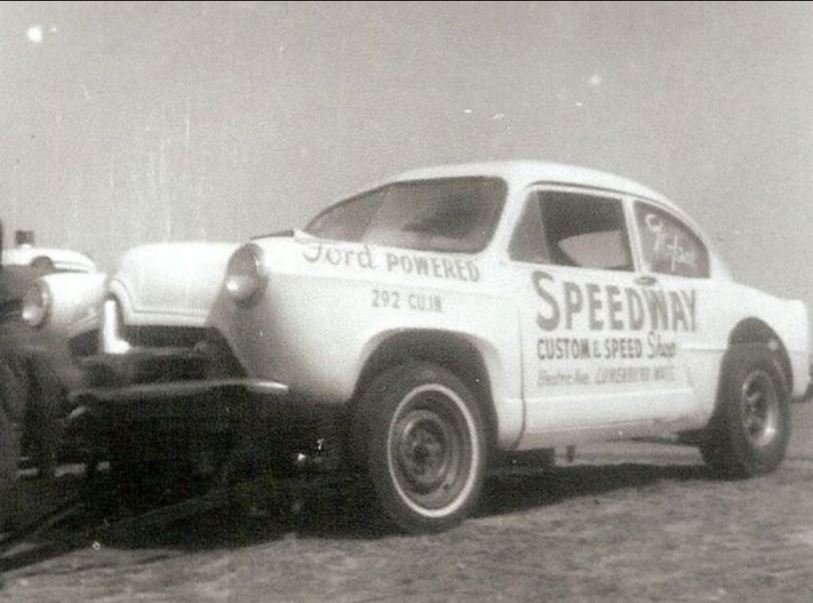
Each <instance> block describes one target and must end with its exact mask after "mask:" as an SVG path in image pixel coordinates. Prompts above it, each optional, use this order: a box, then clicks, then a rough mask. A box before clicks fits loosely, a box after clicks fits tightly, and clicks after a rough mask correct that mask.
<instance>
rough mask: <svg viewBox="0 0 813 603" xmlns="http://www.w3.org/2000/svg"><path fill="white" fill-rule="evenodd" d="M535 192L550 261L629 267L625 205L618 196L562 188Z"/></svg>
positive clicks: (598, 266)
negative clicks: (598, 194)
mask: <svg viewBox="0 0 813 603" xmlns="http://www.w3.org/2000/svg"><path fill="white" fill-rule="evenodd" d="M537 194H538V196H539V200H540V206H541V210H542V223H543V225H544V228H543V230H544V236H545V240H546V241H547V245H548V249H549V250H550V259H551V263H553V264H559V265H563V266H579V267H582V268H597V269H601V270H622V271H632V269H633V265H632V256H631V254H630V246H629V237H628V236H627V228H626V223H625V220H624V207H623V205H622V203H621V201H620V200H619V199H613V198H608V197H600V196H597V195H591V194H588V193H571V192H562V191H541V192H539V193H537Z"/></svg>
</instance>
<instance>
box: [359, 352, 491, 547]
mask: <svg viewBox="0 0 813 603" xmlns="http://www.w3.org/2000/svg"><path fill="white" fill-rule="evenodd" d="M353 450H354V453H355V455H356V462H357V464H358V465H359V466H360V468H361V470H362V471H363V473H364V475H365V477H366V478H367V481H368V482H369V485H370V486H372V491H373V498H374V503H375V504H376V506H377V508H378V510H379V511H380V512H381V513H382V515H383V516H384V518H386V519H388V520H389V521H390V522H392V523H394V524H395V525H396V526H397V527H398V528H400V529H401V530H403V531H405V532H409V533H428V532H439V531H442V530H445V529H448V528H450V527H452V526H454V525H457V524H458V523H460V522H461V521H462V520H463V519H464V518H465V517H466V516H467V515H468V514H469V513H470V512H471V510H472V509H473V507H474V506H475V505H476V503H477V500H478V499H479V496H480V491H481V490H482V485H483V480H484V476H485V468H486V450H487V446H486V436H485V428H484V426H483V420H482V414H481V411H480V407H479V405H478V403H477V400H476V398H475V397H474V396H473V395H472V393H471V391H470V390H469V388H468V387H467V386H466V385H465V383H464V382H463V381H462V380H461V379H459V378H458V377H457V376H456V375H454V374H452V373H451V372H449V371H448V370H446V369H444V368H442V367H440V366H437V365H434V364H430V363H418V362H415V363H410V364H407V365H404V366H401V367H396V368H393V369H390V370H388V371H385V372H384V373H383V374H381V375H380V376H379V377H378V378H377V379H375V380H374V381H373V382H372V384H371V385H370V387H368V388H367V390H366V391H365V392H364V394H363V395H362V397H361V399H360V401H359V406H358V408H357V411H356V415H355V418H354V422H353Z"/></svg>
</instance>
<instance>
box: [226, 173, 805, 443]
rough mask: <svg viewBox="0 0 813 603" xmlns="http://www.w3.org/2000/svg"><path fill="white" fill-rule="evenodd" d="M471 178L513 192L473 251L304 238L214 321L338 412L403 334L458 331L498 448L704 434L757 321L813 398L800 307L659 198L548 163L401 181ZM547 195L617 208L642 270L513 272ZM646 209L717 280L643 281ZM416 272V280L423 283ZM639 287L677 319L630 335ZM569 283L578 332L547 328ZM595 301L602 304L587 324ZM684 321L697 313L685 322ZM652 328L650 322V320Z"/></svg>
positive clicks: (238, 350)
mask: <svg viewBox="0 0 813 603" xmlns="http://www.w3.org/2000/svg"><path fill="white" fill-rule="evenodd" d="M468 176H476V177H482V176H486V177H494V178H500V179H503V180H504V181H505V182H506V183H507V187H508V193H507V198H506V203H505V207H504V211H503V213H502V217H501V219H500V221H499V223H498V225H497V228H496V230H495V232H494V234H493V237H492V238H491V241H490V243H489V245H488V246H487V248H486V249H484V250H483V251H482V252H479V253H476V254H459V253H437V252H422V251H415V250H409V249H401V248H396V247H381V246H376V245H370V244H358V243H347V242H340V241H325V240H318V239H315V238H313V237H311V236H309V235H307V234H305V233H298V234H297V235H296V236H294V237H290V238H277V237H274V238H268V239H264V238H259V239H257V240H255V241H254V242H253V243H252V244H253V245H256V246H257V247H259V248H260V249H261V250H262V254H263V256H264V258H265V265H266V266H267V271H268V285H267V287H266V289H265V291H264V293H263V295H262V297H261V299H259V300H258V301H257V302H256V303H255V304H253V305H251V306H250V307H247V308H246V307H241V306H240V305H238V304H235V303H234V302H233V301H232V300H230V299H229V298H228V296H227V295H226V294H225V292H224V293H223V294H222V295H221V298H220V300H219V303H218V304H217V306H216V308H215V310H214V312H213V316H212V321H211V323H212V325H213V327H214V328H215V329H216V330H217V331H218V332H220V333H222V334H223V336H224V337H225V339H226V341H227V342H228V343H229V344H230V347H231V349H232V350H233V351H234V354H235V355H236V357H237V359H238V361H239V363H240V365H241V366H242V367H244V369H245V371H246V373H247V376H248V378H249V379H254V380H257V381H268V382H279V383H282V384H284V385H285V386H287V387H288V388H289V389H290V390H291V391H293V392H296V393H298V394H300V395H302V396H305V397H308V398H314V399H317V400H320V401H322V402H324V403H326V404H338V405H342V404H345V403H346V402H347V401H348V400H350V399H351V398H352V397H353V395H354V392H355V391H356V387H357V384H358V383H359V380H360V377H361V375H362V372H363V371H364V368H365V366H366V365H367V363H368V361H369V360H370V358H371V357H372V356H373V355H374V354H375V352H376V350H378V349H379V348H380V346H382V344H384V343H385V342H386V341H387V340H388V338H391V337H394V336H399V335H403V334H404V333H405V332H416V333H420V332H428V333H434V334H448V335H451V336H454V337H456V338H459V339H460V340H461V341H464V342H465V343H466V344H468V345H470V346H471V347H472V348H474V349H475V350H476V351H477V354H478V355H479V357H480V358H481V360H482V362H483V364H484V365H485V367H486V369H487V377H488V380H489V384H490V391H491V398H492V404H493V413H494V417H495V419H496V430H497V441H498V444H499V446H500V447H501V448H505V449H527V448H535V447H540V446H556V445H562V444H574V443H577V442H580V441H584V440H592V439H596V438H604V437H609V438H620V437H632V436H642V435H647V434H662V433H664V432H670V431H680V430H685V429H693V428H700V427H702V426H704V425H705V424H706V423H707V422H708V420H709V418H710V417H711V415H712V412H713V410H714V404H715V399H716V393H717V388H718V384H719V377H720V370H721V366H722V361H723V356H724V354H725V353H726V351H727V350H728V348H729V346H730V342H731V340H732V336H733V335H734V334H735V332H736V330H737V328H738V326H739V327H740V328H743V326H745V329H746V330H748V329H749V327H748V326H747V325H753V328H751V330H753V329H754V328H755V329H757V330H758V329H759V328H761V327H763V326H764V327H765V328H766V329H767V330H766V331H765V332H766V333H768V332H769V333H771V334H772V336H771V337H772V338H773V339H774V343H772V344H771V345H777V346H780V347H781V350H782V352H783V354H784V358H785V359H786V371H787V373H788V374H787V377H788V378H789V379H791V380H792V384H793V385H792V391H793V394H794V396H802V395H803V393H804V392H805V389H806V388H807V384H808V357H809V349H808V324H807V312H806V309H805V307H804V305H803V304H802V302H800V301H785V300H781V299H778V298H776V297H772V296H770V295H767V294H765V293H761V292H759V291H757V290H755V289H752V288H749V287H746V286H743V285H740V284H737V283H736V282H734V281H733V280H732V279H731V276H730V273H729V271H728V269H727V268H726V267H725V264H724V263H723V261H722V260H721V259H720V258H719V256H718V255H717V254H716V252H715V251H714V248H713V245H712V244H711V241H710V240H709V239H708V238H707V237H705V236H704V235H702V233H701V231H700V230H699V229H698V228H697V227H696V226H695V225H694V222H693V221H692V220H691V219H690V218H689V217H687V216H686V215H685V214H684V213H683V212H682V211H680V210H679V209H678V208H677V207H676V206H675V205H674V204H672V203H671V202H669V201H668V200H667V199H665V198H664V197H663V196H661V195H659V194H658V193H655V192H654V191H651V190H649V189H647V188H644V187H642V186H641V185H639V184H636V183H634V182H631V181H628V180H625V179H622V178H619V177H616V176H612V175H608V174H603V173H600V172H596V171H592V170H587V169H583V168H576V167H572V166H564V165H555V164H539V163H497V164H482V165H462V166H449V167H440V168H432V169H427V170H419V171H414V172H410V173H407V174H404V175H402V176H400V177H399V178H396V179H394V180H393V181H394V182H405V181H417V180H430V179H436V178H449V177H468ZM546 188H552V189H556V190H559V189H566V190H575V191H589V192H591V193H596V192H598V193H600V194H606V195H608V196H610V197H612V198H616V199H619V200H621V202H622V204H623V206H624V208H625V216H626V218H627V221H628V229H629V230H630V233H631V235H632V237H633V250H632V251H633V259H634V261H635V268H636V269H635V270H634V271H629V272H618V271H603V270H592V269H586V268H571V267H565V266H556V265H551V264H535V263H528V262H517V261H514V260H512V259H511V257H509V243H510V241H511V237H512V234H513V232H514V228H515V226H516V224H517V221H518V219H519V217H520V213H521V211H522V209H523V206H524V205H525V203H526V199H527V198H528V195H529V194H530V192H531V191H535V190H539V189H546ZM602 191H603V193H602ZM638 200H642V201H646V202H647V203H649V204H652V205H653V206H655V207H657V208H659V209H661V210H663V211H666V212H668V213H669V214H671V215H673V216H675V217H677V218H678V219H680V220H681V221H682V222H683V223H684V224H686V225H688V226H690V227H691V229H692V231H693V232H694V233H695V234H696V235H697V236H698V237H699V238H700V239H701V240H702V242H703V243H704V244H705V246H706V248H707V249H708V254H709V270H710V276H709V278H681V277H677V276H667V275H663V274H658V275H655V276H652V274H651V273H648V272H645V271H643V270H642V268H641V257H640V255H641V250H640V240H639V239H638V233H637V230H636V225H635V221H634V220H632V219H631V218H632V211H633V210H632V204H633V203H634V202H636V201H638ZM419 264H420V266H421V269H420V271H421V272H422V274H417V271H418V269H417V268H416V267H417V266H418V265H419ZM425 266H428V267H425ZM409 270H411V273H409ZM540 273H542V274H543V276H542V277H538V276H537V275H539V274H540ZM641 277H652V278H655V279H656V280H657V281H658V282H657V284H656V285H655V287H656V288H658V289H660V290H662V291H663V292H664V293H665V294H666V297H667V303H668V304H673V305H674V306H675V308H674V309H667V313H668V320H669V321H670V323H672V324H670V325H666V326H664V325H663V324H656V325H655V327H656V328H652V324H645V325H643V326H642V327H640V328H631V325H630V324H629V320H628V317H626V314H628V313H629V311H630V310H629V305H628V303H629V302H627V301H625V295H626V292H627V291H628V290H630V289H632V290H633V291H634V292H637V293H638V295H639V296H640V297H641V298H644V295H645V293H644V290H645V289H647V286H645V285H640V284H636V280H637V279H640V278H641ZM535 282H538V283H539V286H540V287H541V289H542V291H543V293H540V292H539V291H537V290H536V288H535V284H534V283H535ZM564 283H574V284H575V288H573V289H572V290H574V291H579V292H580V294H581V298H582V301H581V308H580V309H579V310H578V311H574V312H572V324H571V325H570V328H568V326H567V324H566V319H565V317H564V316H560V320H559V322H558V323H557V324H555V325H553V326H550V327H549V328H546V329H544V330H543V329H541V328H540V326H539V324H538V322H537V317H538V316H539V315H540V313H542V314H545V315H547V314H550V313H555V312H557V309H558V312H559V313H560V314H564V312H565V309H564V308H565V304H566V300H565V299H564V295H565V293H564V292H563V286H564ZM568 286H569V285H568ZM608 287H609V288H610V289H609V293H608ZM614 288H618V291H619V292H620V294H616V293H615V291H616V289H614ZM650 288H651V287H650ZM593 291H596V292H595V293H593ZM385 295H389V299H388V300H387V303H384V296H385ZM588 295H589V296H593V299H595V301H594V302H593V305H594V307H595V308H596V309H595V313H596V315H597V316H596V317H594V318H595V320H594V321H593V324H592V325H591V324H590V318H591V317H590V313H591V311H590V309H589V308H588V304H587V301H586V299H587V297H588ZM608 295H609V296H610V300H609V301H608ZM632 295H634V294H632ZM673 296H677V297H673ZM396 298H397V300H398V302H397V305H398V307H395V300H396ZM675 300H677V301H675ZM609 303H613V304H620V306H618V308H617V311H614V314H617V316H614V317H613V318H608V315H607V313H608V310H607V306H608V304H609ZM377 305H378V306H379V307H376V306H377ZM672 307H673V306H672V305H668V308H672ZM676 312H677V321H678V324H677V328H674V327H675V325H674V324H673V323H674V322H675V320H676V316H675V313H676ZM681 312H682V313H684V314H688V315H687V316H685V317H681V315H680V314H681ZM613 320H614V321H615V324H613V325H610V322H612V321H613ZM645 320H646V322H647V323H651V322H652V316H651V315H649V314H647V316H646V317H645ZM599 323H601V324H600V325H599ZM661 323H662V321H661ZM615 327H618V328H615ZM558 340H565V345H572V342H574V341H575V342H577V345H583V343H584V342H586V343H587V346H588V349H589V354H587V355H586V356H587V357H585V358H581V359H566V358H563V359H557V360H545V359H541V358H540V357H539V356H540V355H543V356H549V355H550V354H546V353H545V350H540V346H542V347H543V348H544V347H545V346H547V345H551V342H552V343H553V345H554V347H556V346H557V345H559V341H558ZM673 346H674V347H673ZM594 351H596V352H599V353H597V354H594V353H593V352H594ZM672 352H674V355H673V356H671V357H669V356H667V354H671V353H672ZM556 353H557V352H555V351H554V354H556ZM612 355H614V357H608V356H612ZM649 355H654V357H653V358H647V356H649ZM624 356H628V357H626V358H625V357H624ZM613 380H615V381H616V382H612V381H613Z"/></svg>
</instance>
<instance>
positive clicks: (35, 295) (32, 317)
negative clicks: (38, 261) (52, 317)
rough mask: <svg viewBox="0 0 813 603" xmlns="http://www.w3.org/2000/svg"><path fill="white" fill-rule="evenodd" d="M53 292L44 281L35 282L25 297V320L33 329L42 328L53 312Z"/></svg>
mask: <svg viewBox="0 0 813 603" xmlns="http://www.w3.org/2000/svg"><path fill="white" fill-rule="evenodd" d="M52 301H53V300H52V298H51V291H50V289H48V285H46V284H45V283H44V282H42V281H35V282H34V284H33V285H31V287H29V288H28V291H26V292H25V295H24V296H23V320H24V321H25V322H26V323H28V324H29V325H30V326H32V327H41V326H42V325H44V324H45V322H46V321H47V320H48V315H49V314H50V312H51V303H52Z"/></svg>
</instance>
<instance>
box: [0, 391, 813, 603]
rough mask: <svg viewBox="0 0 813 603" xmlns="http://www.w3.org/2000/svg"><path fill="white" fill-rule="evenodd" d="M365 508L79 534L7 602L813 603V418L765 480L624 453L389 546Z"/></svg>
mask: <svg viewBox="0 0 813 603" xmlns="http://www.w3.org/2000/svg"><path fill="white" fill-rule="evenodd" d="M32 487H33V486H32ZM61 487H62V488H63V489H64V490H65V492H63V493H60V492H56V493H55V492H53V491H49V492H47V493H43V495H42V498H40V499H38V500H40V502H42V500H45V499H50V500H58V499H59V496H61V495H64V494H65V493H66V492H67V491H68V490H70V486H69V485H63V486H61ZM349 504H350V503H349V502H346V501H345V502H341V501H339V502H337V501H335V500H333V501H330V500H322V501H315V502H314V503H313V504H312V505H311V506H310V507H308V508H307V512H305V513H303V514H301V515H300V516H298V517H297V518H296V519H288V520H284V521H283V520H279V519H277V520H274V519H273V518H271V517H269V516H257V517H249V516H245V515H244V516H231V517H228V516H224V514H222V513H221V514H216V513H212V514H209V515H206V516H203V517H199V518H197V519H195V520H193V521H187V522H185V523H184V524H182V525H178V526H175V527H173V528H172V529H161V530H157V531H156V530H147V531H143V532H139V531H138V530H136V529H135V528H134V529H132V530H130V531H129V532H128V533H126V534H124V535H120V536H119V537H118V538H116V539H115V541H112V542H105V541H102V542H98V541H97V542H90V541H87V540H83V536H82V534H83V532H82V531H81V530H80V529H78V528H74V529H73V532H71V530H68V531H67V532H66V531H65V530H63V531H62V532H60V533H58V534H57V537H56V538H55V539H54V540H53V542H54V544H53V545H52V546H51V547H50V548H41V547H40V548H33V549H32V548H31V547H30V545H29V548H28V549H27V548H26V547H25V546H24V547H20V548H18V549H16V550H14V551H12V552H11V554H10V555H8V556H7V557H6V558H5V559H4V560H3V561H4V563H5V568H6V571H5V573H4V576H5V581H6V586H5V589H4V590H2V591H0V600H10V601H43V602H49V601H53V602H58V603H65V602H66V601H80V600H81V601H111V602H118V601H146V602H158V601H182V602H183V601H189V602H198V601H227V602H237V601H240V602H244V601H245V602H251V601H342V602H344V601H347V602H350V601H353V602H370V601H421V602H423V601H501V600H502V601H522V600H526V601H548V600H557V601H558V600H578V601H590V600H601V601H608V600H609V601H622V600H623V601H630V600H632V601H768V600H771V601H806V602H807V601H811V600H813V404H804V405H796V406H795V407H794V433H793V438H792V441H791V447H790V450H789V454H788V458H787V460H786V462H785V463H784V465H783V466H782V467H781V468H780V470H779V471H777V472H776V473H775V474H773V475H770V476H767V477H762V478H759V479H754V480H749V481H740V482H721V481H715V480H712V479H710V478H709V476H708V475H707V473H706V472H705V470H704V468H703V466H702V464H701V463H700V456H699V454H698V453H697V452H696V451H695V450H693V449H690V448H683V447H677V446H669V445H653V444H628V443H624V444H620V443H619V444H607V445H601V446H592V447H590V448H585V449H583V450H580V451H578V455H577V459H576V463H574V464H573V465H567V464H566V463H565V462H562V463H561V464H560V467H559V468H558V469H556V470H554V471H552V472H549V473H547V474H538V473H535V474H534V473H528V474H526V475H510V476H506V475H503V476H500V477H494V478H492V479H491V480H490V481H489V483H488V487H487V490H486V495H485V498H484V500H483V503H482V505H481V508H480V511H479V513H478V514H477V516H476V517H473V518H471V519H469V520H468V521H467V522H465V523H464V524H463V525H462V526H461V527H459V528H457V529H454V530H451V531H449V532H447V533H444V534H441V535H436V536H431V537H408V536H402V535H398V534H382V533H378V532H375V531H373V530H372V529H371V528H369V527H368V525H367V524H365V522H364V520H363V518H359V517H358V514H354V513H352V512H351V511H352V509H351V508H350V506H349ZM40 544H42V543H40Z"/></svg>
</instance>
